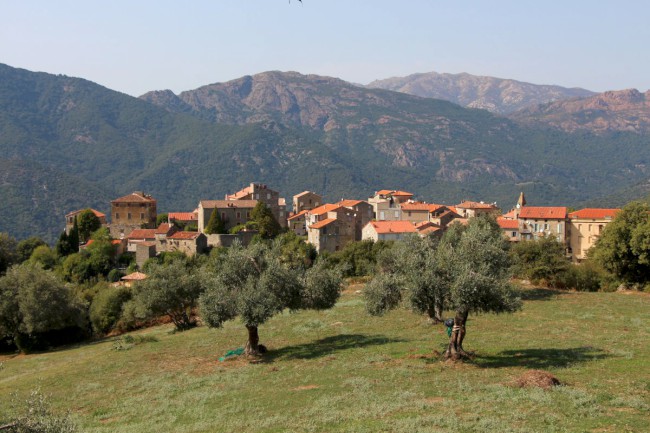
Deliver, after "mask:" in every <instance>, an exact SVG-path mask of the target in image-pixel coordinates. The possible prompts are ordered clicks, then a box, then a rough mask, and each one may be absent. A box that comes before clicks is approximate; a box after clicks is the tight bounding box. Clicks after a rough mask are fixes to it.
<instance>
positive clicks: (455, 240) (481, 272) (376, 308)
mask: <svg viewBox="0 0 650 433" xmlns="http://www.w3.org/2000/svg"><path fill="white" fill-rule="evenodd" d="M507 249H508V244H507V241H506V240H505V239H504V237H503V235H502V234H501V230H500V229H499V227H498V226H497V225H496V223H495V222H494V220H491V219H489V218H471V219H470V222H469V225H468V227H467V228H461V227H457V228H454V229H451V231H450V232H449V233H448V234H445V237H443V240H442V241H441V242H440V244H436V243H435V242H433V241H431V240H419V241H418V240H410V241H409V242H407V243H405V244H402V245H401V246H400V247H398V249H397V251H399V252H400V253H401V254H402V256H401V257H400V258H398V259H395V260H393V261H392V263H393V265H390V263H391V261H390V260H389V261H388V263H389V265H388V266H385V268H384V269H382V270H381V272H380V273H379V274H378V275H377V277H375V278H374V279H373V280H372V281H371V282H370V283H369V284H368V285H367V287H366V289H365V291H364V294H365V297H366V300H367V303H368V304H367V308H368V311H369V312H370V313H371V314H374V315H379V314H383V313H384V312H385V311H387V310H390V309H393V308H395V307H397V306H398V305H399V304H400V303H401V302H403V300H407V301H408V304H409V306H410V307H411V308H412V309H414V310H416V311H418V312H423V313H427V314H429V316H430V317H431V316H433V318H434V319H440V318H441V317H440V312H441V311H442V309H443V308H445V309H447V308H448V309H452V310H454V311H455V312H456V313H455V317H454V323H453V328H452V333H451V336H450V338H449V345H448V348H447V351H446V353H445V356H446V357H447V358H452V359H459V358H462V357H464V356H467V354H466V352H465V351H464V349H463V341H464V339H465V335H466V323H467V317H468V315H469V313H470V312H474V313H487V312H494V313H501V312H510V311H515V310H516V309H518V308H519V307H520V305H521V302H520V300H519V298H518V297H517V296H516V294H515V291H514V290H513V288H512V287H511V286H510V284H509V269H510V260H509V255H508V251H507ZM383 260H384V262H385V259H383ZM409 263H413V264H409ZM405 266H406V268H404V267H405Z"/></svg>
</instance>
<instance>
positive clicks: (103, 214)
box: [66, 208, 106, 218]
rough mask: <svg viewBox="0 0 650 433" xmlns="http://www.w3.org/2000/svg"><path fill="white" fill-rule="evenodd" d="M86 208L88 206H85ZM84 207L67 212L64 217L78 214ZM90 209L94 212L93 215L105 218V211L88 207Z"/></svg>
mask: <svg viewBox="0 0 650 433" xmlns="http://www.w3.org/2000/svg"><path fill="white" fill-rule="evenodd" d="M86 209H89V208H86ZM86 209H79V210H76V211H74V212H70V213H69V214H67V215H66V218H67V217H73V216H75V215H79V214H80V213H81V212H83V211H85V210H86ZM90 210H91V211H92V212H93V213H94V214H95V216H96V217H97V218H106V214H105V213H102V212H100V211H98V210H95V209H90Z"/></svg>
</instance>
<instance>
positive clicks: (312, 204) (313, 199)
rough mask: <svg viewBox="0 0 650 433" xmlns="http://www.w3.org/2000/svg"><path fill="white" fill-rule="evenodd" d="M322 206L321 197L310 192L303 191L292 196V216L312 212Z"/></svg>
mask: <svg viewBox="0 0 650 433" xmlns="http://www.w3.org/2000/svg"><path fill="white" fill-rule="evenodd" d="M321 204H323V196H321V195H320V194H316V193H315V192H312V191H303V192H301V193H300V194H296V195H294V196H293V214H294V215H297V214H299V213H300V212H302V211H305V210H312V209H314V208H317V207H318V206H320V205H321Z"/></svg>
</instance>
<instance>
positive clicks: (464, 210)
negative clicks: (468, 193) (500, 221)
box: [454, 200, 501, 218]
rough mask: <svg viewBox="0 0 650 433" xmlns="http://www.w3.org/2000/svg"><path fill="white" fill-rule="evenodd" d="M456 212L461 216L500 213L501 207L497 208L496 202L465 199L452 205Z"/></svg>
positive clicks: (469, 216)
mask: <svg viewBox="0 0 650 433" xmlns="http://www.w3.org/2000/svg"><path fill="white" fill-rule="evenodd" d="M454 208H455V209H456V212H457V213H458V214H459V215H460V216H461V218H471V217H475V216H478V215H485V214H487V215H499V214H501V209H499V208H498V207H497V205H496V203H483V202H476V201H469V200H465V201H463V202H462V203H460V204H457V205H456V206H454Z"/></svg>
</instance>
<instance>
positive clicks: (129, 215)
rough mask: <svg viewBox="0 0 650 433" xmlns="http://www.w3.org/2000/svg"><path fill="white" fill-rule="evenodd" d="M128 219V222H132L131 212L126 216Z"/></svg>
mask: <svg viewBox="0 0 650 433" xmlns="http://www.w3.org/2000/svg"><path fill="white" fill-rule="evenodd" d="M126 219H127V220H130V219H131V212H128V213H127V214H126Z"/></svg>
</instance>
